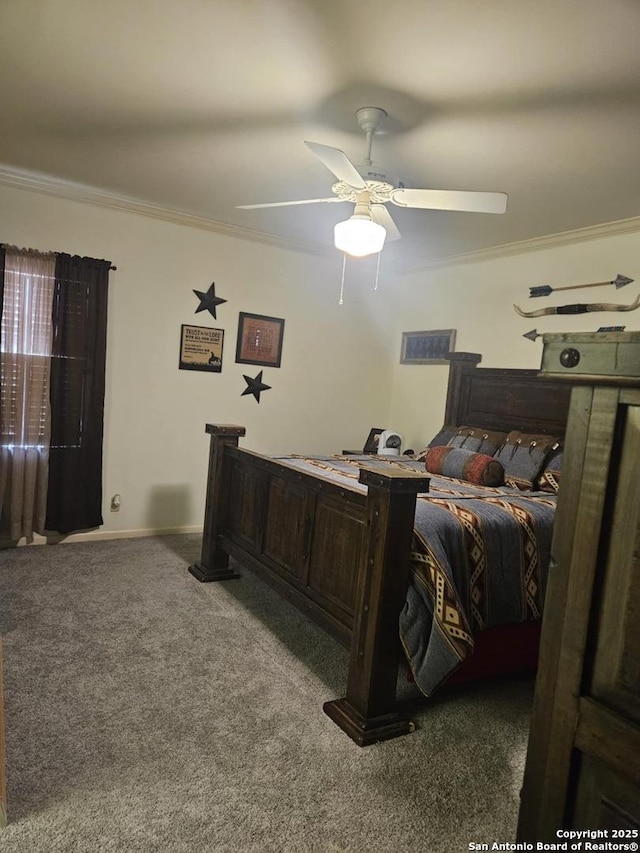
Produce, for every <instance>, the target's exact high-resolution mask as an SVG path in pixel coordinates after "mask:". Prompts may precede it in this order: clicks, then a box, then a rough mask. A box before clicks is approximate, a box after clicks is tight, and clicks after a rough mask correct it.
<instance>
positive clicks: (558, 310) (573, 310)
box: [513, 296, 640, 317]
mask: <svg viewBox="0 0 640 853" xmlns="http://www.w3.org/2000/svg"><path fill="white" fill-rule="evenodd" d="M639 306H640V296H638V297H636V299H635V300H634V301H633V302H630V303H629V305H619V304H617V303H615V302H586V303H585V302H576V303H574V304H572V305H557V306H555V307H549V308H540V309H539V310H538V311H523V310H522V308H518V306H517V305H514V306H513V307H514V308H515V310H516V311H517V312H518V314H519V315H520V316H521V317H546V316H548V315H552V314H588V313H590V312H591V311H635V310H636V308H638V307H639Z"/></svg>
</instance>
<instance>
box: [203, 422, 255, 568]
mask: <svg viewBox="0 0 640 853" xmlns="http://www.w3.org/2000/svg"><path fill="white" fill-rule="evenodd" d="M205 431H206V432H208V433H209V435H210V436H211V441H210V443H209V474H208V476H207V500H206V503H205V509H204V529H203V531H202V555H201V557H200V562H199V563H195V564H194V565H193V566H189V571H190V572H191V574H192V575H193V576H194V577H195V578H197V579H198V580H199V581H202V582H208V581H225V580H230V579H231V578H239V577H240V575H239V574H238V573H237V572H234V571H233V569H230V568H229V555H228V554H227V552H226V551H223V550H222V548H220V546H219V545H218V534H219V533H220V531H221V530H222V521H223V518H224V512H225V510H226V504H227V497H226V494H225V489H224V485H225V484H224V468H223V466H224V451H225V447H227V446H230V447H237V446H238V439H239V438H240V436H243V435H244V434H245V433H246V430H245V428H244V427H241V426H234V425H233V424H218V425H216V424H207V426H206V429H205Z"/></svg>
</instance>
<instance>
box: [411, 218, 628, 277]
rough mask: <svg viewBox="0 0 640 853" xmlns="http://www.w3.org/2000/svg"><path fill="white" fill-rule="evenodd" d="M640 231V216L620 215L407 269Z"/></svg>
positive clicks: (437, 266) (473, 260)
mask: <svg viewBox="0 0 640 853" xmlns="http://www.w3.org/2000/svg"><path fill="white" fill-rule="evenodd" d="M635 231H640V216H634V217H631V218H630V219H618V220H615V221H614V222H603V223H601V224H600V225H588V226H587V227H585V228H576V229H574V230H573V231H560V232H558V233H557V234H546V235H544V236H543V237H532V238H531V239H529V240H519V241H517V242H514V243H504V244H502V245H500V246H490V247H489V248H488V249H477V250H476V251H473V252H462V253H461V254H459V255H447V256H445V257H442V258H435V259H434V260H432V261H425V262H424V263H417V264H415V265H412V266H411V267H410V268H409V266H407V267H405V268H404V270H403V273H404V274H405V275H409V274H410V273H414V272H422V271H426V270H433V269H440V268H442V267H448V266H455V265H456V264H474V263H478V262H480V261H493V260H497V259H498V258H506V257H509V256H510V255H520V254H523V253H524V252H537V251H541V250H543V249H553V248H558V247H559V246H569V245H571V244H572V243H583V242H585V241H587V240H597V239H599V238H600V237H615V236H619V235H621V234H630V233H633V232H635Z"/></svg>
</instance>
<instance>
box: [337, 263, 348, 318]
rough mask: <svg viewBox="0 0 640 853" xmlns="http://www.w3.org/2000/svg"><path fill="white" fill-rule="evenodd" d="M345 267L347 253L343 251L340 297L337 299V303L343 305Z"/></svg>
mask: <svg viewBox="0 0 640 853" xmlns="http://www.w3.org/2000/svg"><path fill="white" fill-rule="evenodd" d="M346 268H347V253H346V252H344V254H343V255H342V280H341V282H340V299H339V300H338V305H344V299H343V298H342V297H343V296H344V273H345V270H346Z"/></svg>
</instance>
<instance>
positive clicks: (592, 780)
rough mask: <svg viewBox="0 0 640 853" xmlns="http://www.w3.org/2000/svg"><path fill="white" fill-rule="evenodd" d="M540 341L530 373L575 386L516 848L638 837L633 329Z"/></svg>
mask: <svg viewBox="0 0 640 853" xmlns="http://www.w3.org/2000/svg"><path fill="white" fill-rule="evenodd" d="M543 340H544V353H543V358H542V375H544V376H554V377H555V376H560V375H561V376H566V378H567V380H568V381H571V382H572V383H574V387H573V390H572V394H571V407H570V412H569V421H568V425H567V442H566V449H565V453H564V461H563V470H562V476H561V480H560V493H559V497H558V510H557V516H556V522H555V527H554V537H553V546H552V555H553V556H552V561H551V566H550V569H549V584H548V589H547V597H546V604H545V613H544V621H543V627H542V641H541V654H540V664H539V670H538V677H537V681H536V692H535V701H534V709H533V717H532V722H531V731H530V737H529V748H528V753H527V762H526V769H525V774H524V783H523V789H522V801H521V807H520V817H519V824H518V840H519V841H546V842H556V843H558V842H564V841H566V840H567V836H564V837H562V836H559V835H558V831H559V830H568V829H581V830H587V829H588V830H596V829H597V830H602V831H603V832H602V834H601V836H600V838H599V839H598V840H599V841H600V842H602V841H604V840H608V841H610V842H612V843H616V844H622V843H627V844H628V843H632V842H638V841H640V837H639V831H640V332H617V333H609V332H599V333H595V332H594V333H587V334H563V335H560V334H554V335H544V336H543ZM592 840H593V839H592ZM569 849H571V847H570V846H569ZM582 849H585V848H584V847H583V848H582ZM610 849H625V848H623V847H619V848H610ZM626 849H637V846H636V847H628V848H626Z"/></svg>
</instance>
